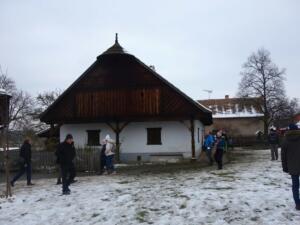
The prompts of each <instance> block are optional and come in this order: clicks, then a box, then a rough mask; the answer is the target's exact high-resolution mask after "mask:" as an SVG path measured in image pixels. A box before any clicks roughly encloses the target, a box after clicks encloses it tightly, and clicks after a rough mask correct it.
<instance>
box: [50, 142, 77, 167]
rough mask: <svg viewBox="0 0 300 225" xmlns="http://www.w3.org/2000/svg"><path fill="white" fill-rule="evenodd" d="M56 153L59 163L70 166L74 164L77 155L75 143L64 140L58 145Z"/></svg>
mask: <svg viewBox="0 0 300 225" xmlns="http://www.w3.org/2000/svg"><path fill="white" fill-rule="evenodd" d="M55 155H56V156H57V163H58V164H60V165H61V166H70V165H72V164H73V160H74V159H75V156H76V152H75V147H74V145H73V144H69V143H67V142H62V143H60V144H59V145H58V148H57V150H56V152H55Z"/></svg>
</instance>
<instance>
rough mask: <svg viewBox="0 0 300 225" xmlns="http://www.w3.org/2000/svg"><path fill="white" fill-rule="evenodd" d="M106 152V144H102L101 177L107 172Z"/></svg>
mask: <svg viewBox="0 0 300 225" xmlns="http://www.w3.org/2000/svg"><path fill="white" fill-rule="evenodd" d="M105 150H106V143H103V144H102V148H101V152H100V171H99V173H98V174H99V175H102V174H103V173H104V171H105V167H106V155H105Z"/></svg>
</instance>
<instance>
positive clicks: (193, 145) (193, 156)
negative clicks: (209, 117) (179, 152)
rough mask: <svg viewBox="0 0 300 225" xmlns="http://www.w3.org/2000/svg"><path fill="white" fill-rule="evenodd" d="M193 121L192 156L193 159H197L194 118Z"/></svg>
mask: <svg viewBox="0 0 300 225" xmlns="http://www.w3.org/2000/svg"><path fill="white" fill-rule="evenodd" d="M190 122H191V142H192V158H191V161H192V162H194V161H196V151H195V123H194V119H193V118H192V119H191V120H190Z"/></svg>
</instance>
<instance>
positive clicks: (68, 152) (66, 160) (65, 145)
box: [56, 134, 76, 195]
mask: <svg viewBox="0 0 300 225" xmlns="http://www.w3.org/2000/svg"><path fill="white" fill-rule="evenodd" d="M73 143H74V142H73V136H72V135H71V134H68V135H67V136H66V138H65V141H64V142H62V143H60V144H59V146H58V148H57V151H56V155H57V162H58V163H59V165H60V168H61V176H62V192H63V195H68V194H70V193H71V190H70V189H69V185H70V183H71V182H72V181H73V180H74V177H75V167H74V163H73V160H74V159H75V156H76V152H75V148H74V144H73Z"/></svg>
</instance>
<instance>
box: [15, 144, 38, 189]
mask: <svg viewBox="0 0 300 225" xmlns="http://www.w3.org/2000/svg"><path fill="white" fill-rule="evenodd" d="M24 173H26V175H27V185H33V183H31V140H30V139H25V140H24V142H23V145H22V146H21V149H20V171H19V172H18V173H17V174H16V175H15V177H14V178H13V179H12V180H11V182H10V184H11V186H14V184H15V182H16V181H17V180H18V179H19V178H20V177H21V176H22V175H23V174H24Z"/></svg>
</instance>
